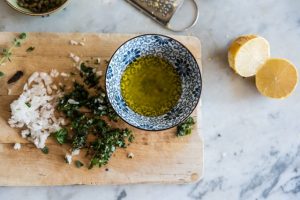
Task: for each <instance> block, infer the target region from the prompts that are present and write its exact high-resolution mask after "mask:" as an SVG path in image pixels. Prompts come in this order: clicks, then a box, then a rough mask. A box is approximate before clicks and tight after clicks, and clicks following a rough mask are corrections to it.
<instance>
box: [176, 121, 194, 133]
mask: <svg viewBox="0 0 300 200" xmlns="http://www.w3.org/2000/svg"><path fill="white" fill-rule="evenodd" d="M194 124H195V121H194V119H193V118H192V117H189V118H187V119H186V120H185V121H184V122H183V123H182V124H180V125H179V126H177V136H178V137H180V136H186V135H190V134H191V133H192V128H193V125H194Z"/></svg>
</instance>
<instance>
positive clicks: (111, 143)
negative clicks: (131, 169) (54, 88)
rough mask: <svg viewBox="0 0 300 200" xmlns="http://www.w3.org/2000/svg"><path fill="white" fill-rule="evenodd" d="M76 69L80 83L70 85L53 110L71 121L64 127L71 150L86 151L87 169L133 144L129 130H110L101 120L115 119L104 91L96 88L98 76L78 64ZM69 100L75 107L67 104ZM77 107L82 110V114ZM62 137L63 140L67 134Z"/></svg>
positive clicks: (97, 86)
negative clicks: (66, 127)
mask: <svg viewBox="0 0 300 200" xmlns="http://www.w3.org/2000/svg"><path fill="white" fill-rule="evenodd" d="M80 69H81V71H80V76H81V77H82V79H83V84H80V83H78V82H74V84H73V90H72V91H71V92H69V93H66V94H65V95H64V96H63V97H61V98H60V99H59V102H58V106H57V109H58V111H60V112H62V113H63V114H64V115H65V116H66V117H67V118H68V119H69V120H70V121H71V123H70V125H69V126H68V128H69V129H70V130H71V131H70V132H71V133H70V135H71V136H72V137H71V140H70V143H71V146H72V149H73V150H74V149H83V148H85V149H87V150H88V151H87V156H88V157H89V158H90V163H89V165H88V166H89V169H91V168H93V167H94V166H97V167H102V166H104V165H106V164H107V163H108V162H109V159H110V158H111V156H112V154H113V153H114V152H115V150H116V149H117V148H126V147H127V146H128V144H129V143H131V142H133V140H134V136H133V134H132V132H131V131H130V130H128V129H118V128H113V127H112V126H111V125H109V124H108V123H107V122H106V121H105V120H104V119H103V117H107V118H108V119H110V120H113V121H117V120H118V119H119V117H118V115H117V114H116V113H115V111H114V110H113V108H112V107H111V105H110V103H109V100H108V97H107V95H106V93H105V91H104V90H103V89H102V88H101V87H100V86H99V85H100V84H99V80H100V77H99V76H97V75H96V73H95V70H94V68H92V67H89V66H87V65H86V64H81V66H80ZM70 99H72V100H74V101H76V102H78V104H70V103H69V100H70ZM81 108H85V111H82V109H81ZM86 109H88V110H89V111H88V112H87V111H86ZM63 135H66V137H67V135H68V133H64V134H63ZM91 135H93V137H92V138H94V140H92V141H90V140H88V138H91V137H89V136H91ZM57 136H58V135H57ZM59 136H60V135H59ZM58 138H59V139H60V137H58ZM75 164H76V163H75ZM76 165H77V164H76Z"/></svg>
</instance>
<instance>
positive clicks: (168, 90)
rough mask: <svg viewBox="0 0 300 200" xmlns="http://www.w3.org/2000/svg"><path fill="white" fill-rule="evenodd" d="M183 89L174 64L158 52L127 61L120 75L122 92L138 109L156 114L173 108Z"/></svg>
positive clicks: (148, 113)
mask: <svg viewBox="0 0 300 200" xmlns="http://www.w3.org/2000/svg"><path fill="white" fill-rule="evenodd" d="M181 92H182V88H181V79H180V76H179V74H178V73H177V71H176V70H175V68H174V67H173V65H172V64H171V63H170V62H169V61H167V60H166V59H163V58H161V57H157V56H145V57H141V58H138V59H137V60H135V61H133V62H132V63H130V64H129V65H128V67H127V68H126V70H125V71H124V73H123V75H122V79H121V93H122V96H123V98H124V100H125V102H126V103H127V105H128V106H129V107H130V108H131V109H132V110H133V111H134V112H136V113H138V114H140V115H143V116H148V117H156V116H160V115H163V114H165V113H167V112H168V111H170V110H171V109H172V108H173V107H174V106H175V105H176V104H177V102H178V100H179V98H180V95H181Z"/></svg>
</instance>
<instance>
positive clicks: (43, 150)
mask: <svg viewBox="0 0 300 200" xmlns="http://www.w3.org/2000/svg"><path fill="white" fill-rule="evenodd" d="M41 151H42V152H43V153H44V154H48V153H49V148H48V147H47V146H45V147H44V148H42V149H41Z"/></svg>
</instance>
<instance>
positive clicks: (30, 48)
mask: <svg viewBox="0 0 300 200" xmlns="http://www.w3.org/2000/svg"><path fill="white" fill-rule="evenodd" d="M34 49H35V47H28V49H26V52H32V51H34Z"/></svg>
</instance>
